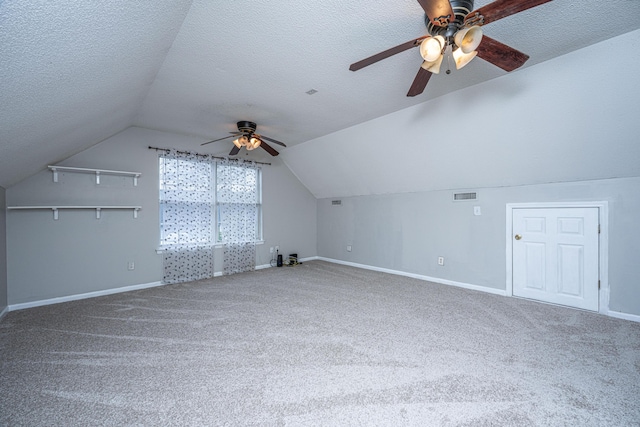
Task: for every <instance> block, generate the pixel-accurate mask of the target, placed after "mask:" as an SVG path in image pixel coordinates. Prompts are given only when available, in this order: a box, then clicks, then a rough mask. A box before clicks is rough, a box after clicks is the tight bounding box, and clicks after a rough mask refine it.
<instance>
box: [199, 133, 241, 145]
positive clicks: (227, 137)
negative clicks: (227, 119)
mask: <svg viewBox="0 0 640 427" xmlns="http://www.w3.org/2000/svg"><path fill="white" fill-rule="evenodd" d="M234 136H237V135H229V136H225V137H224V138H218V139H214V140H213V141H207V142H203V143H202V144H200V145H207V144H211V143H212V142H218V141H222V140H223V139H229V138H233V137H234Z"/></svg>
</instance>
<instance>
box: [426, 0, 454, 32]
mask: <svg viewBox="0 0 640 427" xmlns="http://www.w3.org/2000/svg"><path fill="white" fill-rule="evenodd" d="M418 3H420V6H422V8H423V9H424V13H426V14H427V17H428V18H429V21H431V23H432V24H433V25H437V26H439V27H446V26H447V24H448V23H449V22H452V21H453V20H454V19H455V17H454V16H453V9H452V8H451V3H449V0H418Z"/></svg>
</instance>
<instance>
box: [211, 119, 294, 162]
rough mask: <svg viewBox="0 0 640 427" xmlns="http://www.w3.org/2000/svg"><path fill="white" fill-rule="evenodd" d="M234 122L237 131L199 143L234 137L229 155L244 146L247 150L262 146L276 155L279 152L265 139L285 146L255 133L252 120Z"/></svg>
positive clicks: (237, 151) (254, 125)
mask: <svg viewBox="0 0 640 427" xmlns="http://www.w3.org/2000/svg"><path fill="white" fill-rule="evenodd" d="M236 124H237V126H238V131H237V132H229V133H230V134H231V135H229V136H225V137H223V138H218V139H214V140H213V141H208V142H203V143H202V144H200V145H207V144H211V143H212V142H217V141H222V140H223V139H229V138H236V139H234V140H233V148H232V149H231V151H230V152H229V155H230V156H235V155H236V154H238V153H239V152H240V149H241V148H242V147H245V148H246V149H247V150H248V151H251V150H255V149H256V148H258V147H262V148H263V149H264V151H266V152H267V153H269V154H271V155H272V156H277V155H278V154H279V153H278V152H277V151H276V150H274V149H273V147H271V146H270V145H269V144H267V143H266V142H265V140H266V141H270V142H273V143H275V144H278V145H282V146H283V147H286V145H285V144H284V143H282V142H280V141H277V140H275V139H273V138H269V137H266V136H264V135H258V134H257V133H256V127H257V125H256V124H255V123H254V122H249V121H246V120H241V121H239V122H238V123H236Z"/></svg>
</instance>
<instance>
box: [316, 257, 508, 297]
mask: <svg viewBox="0 0 640 427" xmlns="http://www.w3.org/2000/svg"><path fill="white" fill-rule="evenodd" d="M316 259H318V260H321V261H327V262H333V263H335V264H342V265H348V266H351V267H357V268H364V269H366V270H373V271H380V272H382V273H389V274H395V275H398V276H405V277H411V278H413V279H419V280H425V281H427V282H433V283H439V284H441V285H449V286H456V287H458V288H465V289H471V290H473V291H480V292H487V293H490V294H494V295H501V296H507V291H505V290H503V289H495V288H488V287H486V286H480V285H473V284H470V283H463V282H456V281H453V280H447V279H440V278H438V277H430V276H424V275H422V274H414V273H407V272H405V271H398V270H391V269H388V268H380V267H374V266H372V265H366V264H357V263H355V262H349V261H341V260H338V259H333V258H324V257H316Z"/></svg>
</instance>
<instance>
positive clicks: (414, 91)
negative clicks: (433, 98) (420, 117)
mask: <svg viewBox="0 0 640 427" xmlns="http://www.w3.org/2000/svg"><path fill="white" fill-rule="evenodd" d="M432 74H433V73H432V72H431V71H427V70H425V69H424V68H422V67H420V69H419V70H418V74H416V78H415V79H414V80H413V84H412V85H411V87H410V88H409V92H408V93H407V96H416V95H420V94H421V93H422V92H424V88H425V87H427V83H429V79H430V78H431V75H432Z"/></svg>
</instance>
